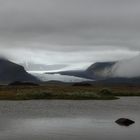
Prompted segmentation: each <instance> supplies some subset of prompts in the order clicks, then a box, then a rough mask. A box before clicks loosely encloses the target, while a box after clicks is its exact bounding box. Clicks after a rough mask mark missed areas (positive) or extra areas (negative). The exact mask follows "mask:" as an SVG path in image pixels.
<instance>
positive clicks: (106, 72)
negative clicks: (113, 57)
mask: <svg viewBox="0 0 140 140" xmlns="http://www.w3.org/2000/svg"><path fill="white" fill-rule="evenodd" d="M116 63H117V62H97V63H94V64H92V65H91V66H89V67H88V68H87V70H86V73H87V74H88V75H89V76H91V77H92V78H96V79H98V80H99V79H105V78H109V77H112V74H113V73H112V68H113V66H114V65H115V64H116Z"/></svg>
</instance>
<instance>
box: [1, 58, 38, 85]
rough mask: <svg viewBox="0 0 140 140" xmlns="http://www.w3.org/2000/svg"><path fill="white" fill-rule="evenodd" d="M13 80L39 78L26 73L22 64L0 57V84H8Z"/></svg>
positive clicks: (34, 79) (33, 80)
mask: <svg viewBox="0 0 140 140" xmlns="http://www.w3.org/2000/svg"><path fill="white" fill-rule="evenodd" d="M14 81H22V82H39V80H38V79H37V78H36V77H34V76H32V75H31V74H29V73H27V72H26V71H25V69H24V67H23V66H20V65H18V64H15V63H13V62H10V61H9V60H6V59H4V58H0V84H9V83H11V82H14Z"/></svg>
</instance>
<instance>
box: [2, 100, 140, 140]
mask: <svg viewBox="0 0 140 140" xmlns="http://www.w3.org/2000/svg"><path fill="white" fill-rule="evenodd" d="M120 117H128V118H130V119H133V120H134V121H136V123H135V124H134V125H132V126H130V127H122V126H119V125H117V124H115V123H114V121H115V120H116V119H118V118H120ZM0 140H140V98H137V97H133V98H121V99H120V100H115V101H64V100H39V101H0Z"/></svg>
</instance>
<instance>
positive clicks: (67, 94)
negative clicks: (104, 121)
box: [0, 85, 140, 100]
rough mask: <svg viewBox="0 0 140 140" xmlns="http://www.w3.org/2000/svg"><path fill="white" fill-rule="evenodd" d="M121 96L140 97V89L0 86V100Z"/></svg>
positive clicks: (113, 97)
mask: <svg viewBox="0 0 140 140" xmlns="http://www.w3.org/2000/svg"><path fill="white" fill-rule="evenodd" d="M119 96H140V89H139V88H130V87H103V86H102V87H101V86H90V87H82V86H76V87H74V86H71V85H44V86H0V100H32V99H36V100H39V99H65V100H114V99H118V97H119Z"/></svg>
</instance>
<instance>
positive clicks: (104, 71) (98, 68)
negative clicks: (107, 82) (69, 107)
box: [49, 62, 117, 80]
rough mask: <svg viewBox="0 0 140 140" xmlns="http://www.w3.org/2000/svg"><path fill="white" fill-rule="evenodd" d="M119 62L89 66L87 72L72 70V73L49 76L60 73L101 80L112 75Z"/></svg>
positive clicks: (65, 73) (98, 63)
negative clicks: (113, 68)
mask: <svg viewBox="0 0 140 140" xmlns="http://www.w3.org/2000/svg"><path fill="white" fill-rule="evenodd" d="M116 63H117V62H97V63H94V64H92V65H91V66H89V67H88V68H87V69H86V70H71V71H60V72H54V73H49V74H56V73H59V74H61V75H69V76H77V77H82V78H88V79H93V80H101V79H105V78H108V77H111V75H112V67H113V66H114V65H115V64H116Z"/></svg>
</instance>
